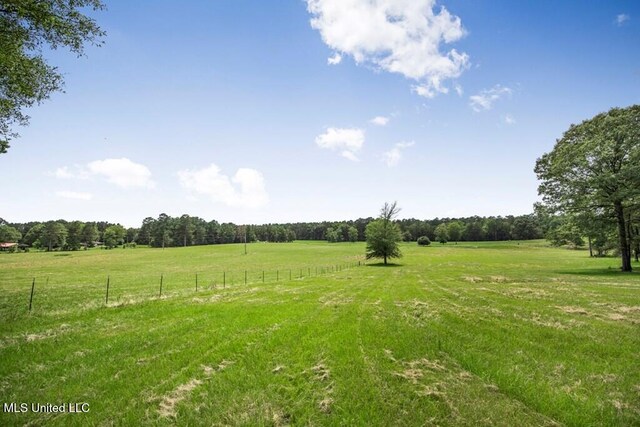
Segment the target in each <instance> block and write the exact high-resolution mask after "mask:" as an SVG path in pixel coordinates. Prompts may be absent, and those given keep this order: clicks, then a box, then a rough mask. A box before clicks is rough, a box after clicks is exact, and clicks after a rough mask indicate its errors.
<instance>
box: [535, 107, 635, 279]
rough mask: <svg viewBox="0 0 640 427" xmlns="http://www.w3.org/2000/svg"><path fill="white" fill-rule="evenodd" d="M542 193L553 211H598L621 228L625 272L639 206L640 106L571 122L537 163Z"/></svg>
mask: <svg viewBox="0 0 640 427" xmlns="http://www.w3.org/2000/svg"><path fill="white" fill-rule="evenodd" d="M535 172H536V174H537V175H538V179H539V180H540V181H541V184H540V186H539V187H538V193H539V194H540V195H542V196H543V202H544V203H545V204H546V205H547V207H549V208H550V209H551V210H552V211H556V212H560V213H564V214H567V215H581V214H585V213H589V212H591V213H593V214H595V216H600V217H603V218H610V219H611V220H613V221H615V223H616V227H617V236H618V247H619V249H620V256H621V258H622V267H621V269H622V271H631V248H632V244H633V242H634V239H635V234H634V231H635V230H636V227H637V225H638V221H639V215H638V212H639V211H640V105H634V106H631V107H627V108H613V109H611V110H609V111H608V112H606V113H601V114H598V115H597V116H595V117H593V118H592V119H589V120H585V121H584V122H582V123H580V124H579V125H571V127H569V130H567V131H566V132H565V133H564V135H563V136H562V139H560V140H559V141H557V143H556V145H555V147H554V148H553V150H552V151H551V152H549V153H546V154H544V155H543V156H542V157H541V158H539V159H538V161H537V162H536V167H535Z"/></svg>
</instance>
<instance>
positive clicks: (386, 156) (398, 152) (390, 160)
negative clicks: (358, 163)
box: [382, 141, 415, 168]
mask: <svg viewBox="0 0 640 427" xmlns="http://www.w3.org/2000/svg"><path fill="white" fill-rule="evenodd" d="M414 145H415V142H413V141H411V142H399V143H397V144H395V145H394V146H393V148H392V149H391V150H389V151H387V152H385V153H383V154H382V158H383V160H384V162H385V163H386V164H387V166H388V167H390V168H391V167H394V166H397V165H398V163H400V160H401V159H402V150H404V149H405V148H409V147H412V146H414Z"/></svg>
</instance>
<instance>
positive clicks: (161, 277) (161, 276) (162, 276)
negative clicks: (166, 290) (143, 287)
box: [160, 274, 164, 298]
mask: <svg viewBox="0 0 640 427" xmlns="http://www.w3.org/2000/svg"><path fill="white" fill-rule="evenodd" d="M163 278H164V274H161V275H160V298H162V279H163Z"/></svg>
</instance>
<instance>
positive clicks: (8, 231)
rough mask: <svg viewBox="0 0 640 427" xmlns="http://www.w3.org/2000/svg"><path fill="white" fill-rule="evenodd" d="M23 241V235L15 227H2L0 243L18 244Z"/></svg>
mask: <svg viewBox="0 0 640 427" xmlns="http://www.w3.org/2000/svg"><path fill="white" fill-rule="evenodd" d="M20 239H22V233H20V231H18V229H16V228H14V227H10V226H9V225H7V224H2V225H0V243H7V242H13V243H15V242H18V241H19V240H20Z"/></svg>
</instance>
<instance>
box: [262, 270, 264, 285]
mask: <svg viewBox="0 0 640 427" xmlns="http://www.w3.org/2000/svg"><path fill="white" fill-rule="evenodd" d="M262 283H264V270H262Z"/></svg>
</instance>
